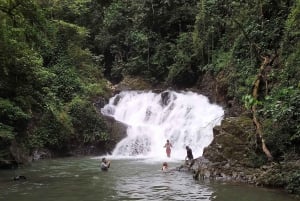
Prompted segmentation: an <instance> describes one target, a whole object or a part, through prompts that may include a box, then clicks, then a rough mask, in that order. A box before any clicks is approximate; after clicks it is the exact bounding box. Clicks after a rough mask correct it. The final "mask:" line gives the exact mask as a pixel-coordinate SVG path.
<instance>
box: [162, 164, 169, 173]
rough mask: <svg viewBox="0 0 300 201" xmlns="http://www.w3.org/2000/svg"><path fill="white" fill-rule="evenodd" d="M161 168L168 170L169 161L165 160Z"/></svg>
mask: <svg viewBox="0 0 300 201" xmlns="http://www.w3.org/2000/svg"><path fill="white" fill-rule="evenodd" d="M161 170H162V171H167V170H168V163H167V162H164V163H163V165H162V167H161Z"/></svg>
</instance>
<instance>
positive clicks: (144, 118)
mask: <svg viewBox="0 0 300 201" xmlns="http://www.w3.org/2000/svg"><path fill="white" fill-rule="evenodd" d="M101 112H102V114H103V115H106V116H111V117H113V118H115V119H116V120H118V121H120V122H123V123H124V124H126V125H127V126H128V129H127V137H126V138H124V139H123V140H122V141H120V142H119V143H118V144H117V146H116V147H115V149H114V151H113V153H112V157H116V158H154V159H166V158H167V156H166V151H165V148H164V147H163V146H164V144H165V143H166V140H169V141H170V142H171V144H172V146H173V147H172V152H171V159H175V160H183V159H184V158H185V156H186V150H185V147H186V146H187V145H188V146H189V147H191V148H192V150H193V155H194V158H196V157H199V156H201V155H202V153H203V149H204V148H205V147H206V146H208V145H209V144H210V143H211V141H212V140H213V127H214V126H216V125H220V123H221V121H222V119H223V116H224V110H223V109H222V107H220V106H218V105H216V104H211V103H210V102H209V100H208V98H207V97H205V96H203V95H201V94H197V93H194V92H175V91H164V92H162V93H159V94H158V93H154V92H151V91H149V92H143V91H123V92H121V93H119V94H117V95H115V96H114V97H112V98H110V100H109V103H108V104H107V105H105V106H104V107H103V108H102V109H101Z"/></svg>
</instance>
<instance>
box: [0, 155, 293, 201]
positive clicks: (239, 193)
mask: <svg viewBox="0 0 300 201" xmlns="http://www.w3.org/2000/svg"><path fill="white" fill-rule="evenodd" d="M99 164H100V160H99V159H97V160H96V159H90V158H76V159H74V158H73V159H59V160H45V161H39V162H35V163H33V164H32V165H31V166H30V167H26V168H21V169H18V170H15V171H13V170H9V171H7V170H6V171H4V170H2V171H0V200H5V201H41V200H43V201H50V200H51V201H53V200H57V201H101V200H107V201H114V200H203V201H235V200H236V201H258V200H264V201H296V199H293V198H292V197H291V196H289V195H287V194H284V193H282V192H280V191H275V190H269V189H262V188H256V187H252V186H244V185H224V184H220V183H212V182H209V181H206V182H203V181H202V182H198V181H194V180H193V179H192V176H191V174H189V173H187V172H177V171H172V172H169V173H163V172H161V171H160V167H161V162H159V161H156V162H153V161H152V162H149V161H146V160H145V161H142V160H113V161H112V166H111V168H110V170H109V171H107V172H101V171H100V168H99ZM170 165H171V167H176V166H178V165H179V164H178V163H173V164H172V163H171V164H170ZM14 175H25V176H26V177H27V180H25V181H12V178H13V176H14Z"/></svg>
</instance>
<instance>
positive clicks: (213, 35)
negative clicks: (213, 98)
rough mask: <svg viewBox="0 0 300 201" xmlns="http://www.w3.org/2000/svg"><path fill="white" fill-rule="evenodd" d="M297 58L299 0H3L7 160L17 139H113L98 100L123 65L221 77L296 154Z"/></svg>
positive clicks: (0, 158) (165, 78)
mask: <svg viewBox="0 0 300 201" xmlns="http://www.w3.org/2000/svg"><path fill="white" fill-rule="evenodd" d="M299 58H300V1H299V0H258V1H253V0H243V1H228V0H221V1H216V0H142V1H136V0H106V1H104V0H103V1H101V0H59V1H58V0H39V1H38V0H28V1H23V0H2V1H1V2H0V103H1V104H0V147H1V149H0V163H1V164H6V163H7V162H8V161H9V160H15V156H13V153H11V150H10V147H11V145H12V144H15V143H17V144H18V145H19V146H20V147H23V148H24V149H25V150H26V151H28V152H29V153H30V152H31V151H32V150H34V149H36V148H43V147H47V148H51V149H53V150H68V149H69V147H68V146H70V144H72V143H79V144H84V143H89V142H95V141H106V140H109V135H108V134H107V133H106V131H105V125H104V123H103V120H102V119H101V118H100V117H99V116H98V115H97V111H96V109H95V108H94V106H93V101H94V100H96V98H97V97H99V96H106V95H107V89H106V81H105V80H106V79H109V80H110V81H111V82H112V83H118V82H119V81H121V80H122V79H123V77H124V76H128V75H129V76H133V77H134V76H139V77H142V78H144V79H146V80H148V81H150V82H151V83H153V84H165V85H168V86H173V87H176V88H185V87H193V86H195V85H196V83H197V82H199V81H201V80H202V79H203V78H204V76H205V75H207V74H210V75H213V76H214V77H215V80H216V82H218V81H220V80H218V79H220V77H221V78H222V83H223V85H224V86H226V93H225V94H226V97H225V100H231V99H235V100H236V104H240V105H244V106H245V109H249V108H251V107H253V106H255V107H256V109H257V110H256V111H257V112H258V114H257V115H258V118H259V120H260V122H261V123H262V125H263V136H264V138H265V141H266V145H267V146H268V148H269V150H270V152H271V154H272V156H273V158H274V160H276V161H284V160H291V159H297V158H298V157H299V154H300V146H299V144H300V81H299V77H300V59H299ZM266 59H269V60H268V62H266V63H265V65H264V66H263V67H264V68H263V71H261V72H260V68H261V66H262V65H263V62H264V61H266ZM257 79H259V80H260V83H261V84H260V86H259V94H258V97H253V94H252V90H253V83H254V81H255V80H257ZM82 125H85V126H84V127H83V126H82ZM299 175H300V172H295V176H293V177H292V178H291V180H295V181H298V182H299V178H300V176H299Z"/></svg>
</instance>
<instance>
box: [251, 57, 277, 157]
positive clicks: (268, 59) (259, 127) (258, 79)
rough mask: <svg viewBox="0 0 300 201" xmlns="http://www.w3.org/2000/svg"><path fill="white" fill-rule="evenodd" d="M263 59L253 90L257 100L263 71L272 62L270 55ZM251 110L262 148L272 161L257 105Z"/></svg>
mask: <svg viewBox="0 0 300 201" xmlns="http://www.w3.org/2000/svg"><path fill="white" fill-rule="evenodd" d="M263 59H264V60H263V63H262V64H261V66H260V70H259V74H258V75H257V77H256V80H255V82H254V86H253V90H252V96H253V98H254V99H255V100H257V98H258V91H259V86H260V81H261V79H262V73H263V71H264V69H265V67H266V66H267V65H268V64H270V63H271V59H270V57H269V56H265V57H263ZM251 111H252V115H253V123H254V124H255V127H256V135H258V136H259V139H260V140H261V144H262V150H263V152H264V153H265V154H266V156H267V157H268V160H270V161H272V160H273V156H272V154H271V152H270V151H269V149H268V147H267V145H266V143H265V140H264V138H263V131H262V127H261V123H260V122H259V119H258V118H257V113H256V105H253V106H252V108H251Z"/></svg>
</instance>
